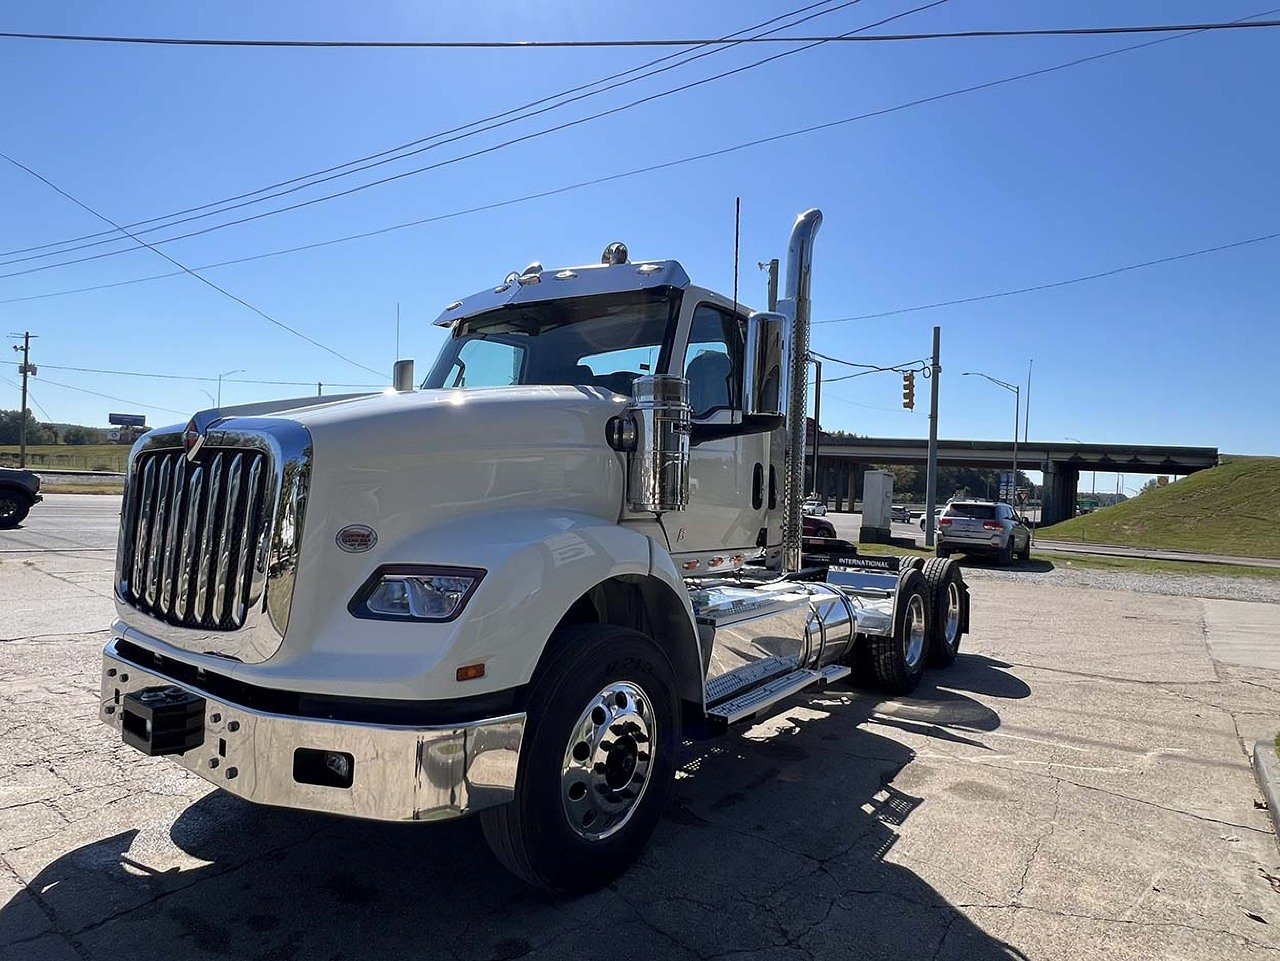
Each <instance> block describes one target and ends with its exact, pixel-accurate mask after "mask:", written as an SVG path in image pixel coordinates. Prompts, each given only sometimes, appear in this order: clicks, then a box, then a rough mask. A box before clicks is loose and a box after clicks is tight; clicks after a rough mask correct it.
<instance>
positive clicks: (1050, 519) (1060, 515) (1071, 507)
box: [1040, 460, 1080, 527]
mask: <svg viewBox="0 0 1280 961" xmlns="http://www.w3.org/2000/svg"><path fill="white" fill-rule="evenodd" d="M1079 485H1080V471H1079V470H1078V469H1077V468H1074V467H1068V466H1067V465H1065V464H1061V463H1059V462H1058V461H1052V460H1051V461H1045V464H1044V495H1043V499H1042V503H1041V508H1040V518H1041V520H1040V524H1041V526H1044V527H1047V526H1048V525H1050V524H1056V523H1058V522H1059V521H1065V520H1070V519H1071V518H1072V517H1075V516H1076V490H1077V488H1078V487H1079Z"/></svg>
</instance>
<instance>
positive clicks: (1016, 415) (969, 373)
mask: <svg viewBox="0 0 1280 961" xmlns="http://www.w3.org/2000/svg"><path fill="white" fill-rule="evenodd" d="M961 376H962V377H983V378H985V379H986V380H989V381H991V383H993V384H995V385H996V386H997V387H1003V388H1004V389H1005V390H1008V391H1012V392H1013V483H1012V484H1011V485H1010V488H1011V490H1010V492H1009V500H1010V503H1011V504H1012V505H1013V507H1014V509H1015V510H1016V509H1017V504H1018V424H1019V422H1020V421H1021V420H1022V391H1021V390H1020V389H1019V388H1018V386H1017V385H1016V384H1007V383H1005V382H1004V381H1003V380H997V379H996V378H994V377H992V376H991V375H990V374H984V373H982V372H981V371H976V370H966V371H965V372H964V373H963V374H962V375H961Z"/></svg>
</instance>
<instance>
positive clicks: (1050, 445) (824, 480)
mask: <svg viewBox="0 0 1280 961" xmlns="http://www.w3.org/2000/svg"><path fill="white" fill-rule="evenodd" d="M928 453H929V444H928V441H926V440H920V439H916V438H908V437H831V436H828V435H826V434H824V435H823V437H822V444H821V446H820V447H819V450H818V457H819V466H818V475H819V476H818V486H817V487H816V489H817V490H818V491H819V493H822V494H825V495H827V496H828V497H834V498H835V499H836V508H837V510H838V509H839V508H840V506H841V505H842V502H843V501H844V500H845V498H848V500H849V501H850V502H852V501H853V499H854V494H855V491H856V490H858V489H860V488H861V483H860V481H859V474H860V473H861V472H862V471H864V470H866V469H867V468H869V467H872V466H874V465H880V464H886V465H887V464H911V465H916V466H920V467H923V466H924V465H925V463H926V462H927V460H928ZM812 458H813V448H812V446H810V447H809V449H808V456H807V458H806V461H805V463H806V465H808V464H810V463H811V462H812ZM1217 463H1218V449H1217V448H1216V447H1173V446H1167V445H1162V444H1075V443H1070V442H1067V441H1051V442H1044V441H1030V442H1028V443H1025V444H1024V443H1021V442H1019V444H1018V469H1019V470H1024V471H1027V470H1038V471H1043V472H1044V481H1045V497H1044V508H1043V516H1044V523H1045V524H1053V523H1056V522H1057V521H1060V520H1065V519H1066V518H1068V517H1072V516H1074V514H1075V504H1076V491H1077V489H1078V486H1079V481H1080V472H1081V471H1098V470H1100V471H1107V472H1111V473H1122V474H1194V473H1195V472H1196V471H1198V470H1204V469H1205V468H1206V467H1214V466H1216V465H1217ZM938 465H939V466H940V467H979V468H987V469H991V470H1010V469H1012V467H1013V441H1011V440H1004V441H999V440H939V441H938ZM806 478H807V479H806V486H805V490H806V491H810V490H814V489H815V485H814V481H813V473H812V470H811V469H810V468H808V467H807V468H806Z"/></svg>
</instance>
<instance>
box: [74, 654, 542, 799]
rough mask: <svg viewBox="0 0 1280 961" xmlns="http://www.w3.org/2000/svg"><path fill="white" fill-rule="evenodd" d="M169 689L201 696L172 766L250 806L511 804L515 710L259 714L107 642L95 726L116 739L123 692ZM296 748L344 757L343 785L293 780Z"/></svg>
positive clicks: (518, 738) (517, 746) (518, 741)
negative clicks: (446, 720) (333, 717)
mask: <svg viewBox="0 0 1280 961" xmlns="http://www.w3.org/2000/svg"><path fill="white" fill-rule="evenodd" d="M170 684H172V685H175V686H177V687H180V688H182V689H183V690H186V691H191V692H192V693H194V694H197V695H199V696H201V697H203V698H204V699H205V716H204V744H203V745H202V746H201V747H199V748H195V749H193V750H190V751H187V752H186V753H185V754H181V755H173V756H172V760H173V761H175V762H176V763H178V764H179V765H181V766H182V767H184V768H186V769H187V770H188V771H191V772H192V773H193V774H198V775H199V776H200V777H202V778H204V779H205V780H207V781H209V782H210V783H212V784H216V785H217V786H218V787H220V788H223V789H224V790H226V791H229V792H230V793H232V794H236V795H238V796H240V797H242V798H245V799H246V800H249V801H254V802H257V803H259V804H271V805H275V806H278V807H287V808H300V809H304V810H311V811H328V812H330V813H333V814H343V815H347V816H349V817H359V818H371V819H374V820H379V821H439V820H444V819H447V818H453V817H457V816H459V815H461V814H468V813H471V812H473V811H479V810H482V809H484V808H487V807H492V806H494V805H498V804H506V803H507V802H509V801H511V800H512V799H513V798H514V797H515V783H516V771H517V769H518V767H519V762H520V750H521V747H522V744H523V740H524V729H525V722H526V717H525V715H524V714H523V713H518V714H509V715H506V716H504V717H495V718H487V719H484V720H480V721H472V722H468V723H459V724H450V725H443V726H428V727H403V726H397V725H384V724H355V723H350V722H345V721H330V720H324V719H321V718H303V717H291V716H286V715H280V714H267V713H264V712H262V711H256V710H250V709H248V708H245V707H242V706H240V705H238V704H234V703H231V702H229V701H224V700H220V699H218V698H213V697H210V696H209V695H208V694H207V693H206V692H204V691H202V690H200V689H199V688H194V687H190V686H188V685H186V684H179V683H177V682H176V681H174V680H172V679H171V678H168V677H165V676H164V675H162V674H158V673H156V672H154V671H148V670H144V669H143V668H140V667H138V666H137V665H136V664H133V663H131V662H129V661H126V660H124V659H123V658H121V657H120V656H119V655H118V654H117V653H116V650H115V640H114V639H113V640H112V641H110V642H109V643H108V644H107V646H106V649H105V650H104V652H103V658H102V687H101V700H100V704H99V711H98V717H99V720H101V721H102V722H103V723H104V724H106V725H107V726H109V727H111V728H112V729H114V730H115V731H117V732H118V731H119V730H120V723H121V713H120V703H121V701H123V699H124V696H125V695H126V694H129V693H131V692H133V691H137V690H141V689H143V688H148V687H159V686H165V685H170ZM223 743H225V753H223V752H222V751H220V750H219V748H220V746H221V744H223ZM300 747H305V748H318V749H320V750H330V751H341V752H345V753H348V754H350V755H351V756H352V758H353V760H354V767H353V775H354V781H353V783H352V785H351V787H350V788H335V787H321V786H318V785H313V784H300V783H298V782H297V781H295V780H294V779H293V752H294V750H295V749H297V748H300Z"/></svg>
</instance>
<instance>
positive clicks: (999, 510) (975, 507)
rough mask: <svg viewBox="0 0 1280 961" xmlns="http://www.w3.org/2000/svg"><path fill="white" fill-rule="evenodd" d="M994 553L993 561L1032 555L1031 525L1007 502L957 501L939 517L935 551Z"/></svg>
mask: <svg viewBox="0 0 1280 961" xmlns="http://www.w3.org/2000/svg"><path fill="white" fill-rule="evenodd" d="M954 551H960V552H961V553H964V554H994V555H995V558H996V563H998V564H1002V565H1007V564H1012V563H1013V558H1014V555H1017V558H1018V560H1020V561H1027V560H1030V559H1031V528H1029V527H1027V525H1026V524H1024V523H1023V521H1022V518H1020V517H1019V516H1018V515H1017V514H1016V513H1014V510H1013V508H1012V507H1010V506H1009V505H1008V504H996V503H993V502H992V501H956V502H955V503H952V504H948V505H947V506H946V509H945V510H944V511H943V512H942V516H941V517H939V518H938V540H937V553H938V556H939V557H946V556H947V555H948V554H951V553H952V552H954Z"/></svg>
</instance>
